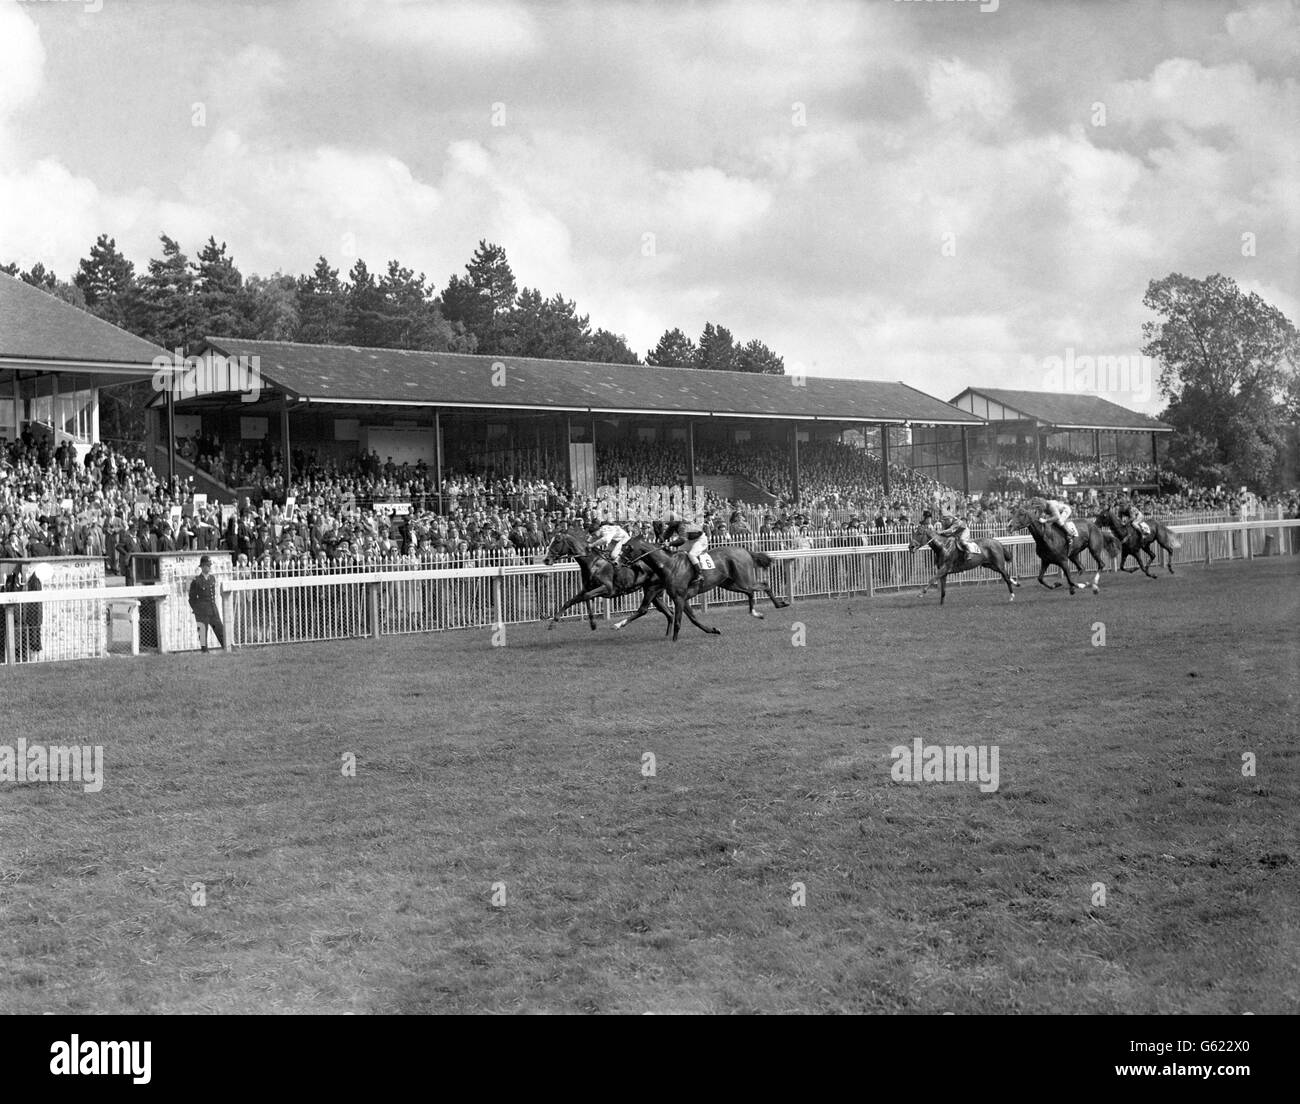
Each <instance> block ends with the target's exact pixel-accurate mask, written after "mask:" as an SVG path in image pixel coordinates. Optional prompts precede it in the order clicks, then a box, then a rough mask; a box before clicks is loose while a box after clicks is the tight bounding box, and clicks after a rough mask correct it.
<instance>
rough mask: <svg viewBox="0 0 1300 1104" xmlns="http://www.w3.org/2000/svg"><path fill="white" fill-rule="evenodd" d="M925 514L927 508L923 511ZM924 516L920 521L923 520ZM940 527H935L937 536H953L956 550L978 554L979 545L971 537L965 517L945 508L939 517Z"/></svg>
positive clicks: (927, 512) (927, 511)
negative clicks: (960, 516)
mask: <svg viewBox="0 0 1300 1104" xmlns="http://www.w3.org/2000/svg"><path fill="white" fill-rule="evenodd" d="M925 513H926V514H927V515H928V514H929V513H930V511H929V510H926V512H925ZM924 520H925V518H924V516H923V517H922V521H924ZM939 526H940V528H938V529H936V530H935V531H934V532H935V536H937V537H954V538H955V539H956V541H957V549H958V551H966V552H970V553H971V554H972V555H979V551H980V546H979V545H978V544H976V543H975V541H974V540H972V539H971V535H970V526H969V525H968V524H967V523H966V519H965V518H959V517H957V516H956V515H955V514H950V513H948V512H947V511H946V510H945V511H944V513H943V514H942V516H941V517H940V518H939Z"/></svg>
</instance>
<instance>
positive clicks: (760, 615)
mask: <svg viewBox="0 0 1300 1104" xmlns="http://www.w3.org/2000/svg"><path fill="white" fill-rule="evenodd" d="M750 614H751V616H753V617H757V618H758V619H759V620H760V621H762V620H763V615H762V614H761V613H759V612H758V610H750Z"/></svg>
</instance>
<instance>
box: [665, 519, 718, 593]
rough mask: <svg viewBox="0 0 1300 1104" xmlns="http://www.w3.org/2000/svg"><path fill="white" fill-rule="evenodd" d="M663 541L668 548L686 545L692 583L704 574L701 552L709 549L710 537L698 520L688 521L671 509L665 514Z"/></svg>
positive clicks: (685, 549)
mask: <svg viewBox="0 0 1300 1104" xmlns="http://www.w3.org/2000/svg"><path fill="white" fill-rule="evenodd" d="M663 543H664V546H665V547H668V548H674V547H676V546H678V545H684V546H685V548H684V551H685V552H686V558H687V559H688V560H690V562H691V582H692V583H694V582H695V581H696V580H697V579H699V578H700V576H701V575H703V574H704V572H703V569H702V568H701V567H700V553H701V552H704V551H705V550H706V549H708V547H709V538H708V534H706V533H705V532H704V526H703V525H701V524H700V523H699V522H698V521H687V520H686V519H685V518H683V517H681V516H679V515H678V514H677V512H676V511H675V510H669V511H668V513H667V514H666V515H665V516H664V535H663Z"/></svg>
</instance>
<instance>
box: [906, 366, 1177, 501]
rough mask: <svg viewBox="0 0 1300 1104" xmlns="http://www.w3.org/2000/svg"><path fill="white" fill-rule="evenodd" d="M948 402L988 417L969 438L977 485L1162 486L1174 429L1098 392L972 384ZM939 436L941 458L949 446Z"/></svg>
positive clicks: (1031, 488) (1068, 490) (1053, 488)
mask: <svg viewBox="0 0 1300 1104" xmlns="http://www.w3.org/2000/svg"><path fill="white" fill-rule="evenodd" d="M950 402H951V403H952V405H953V406H954V407H956V408H957V409H959V410H963V411H966V412H968V413H971V414H975V415H977V416H979V417H981V418H983V419H985V421H986V425H985V426H984V427H983V428H982V429H980V430H978V431H975V432H974V433H972V434H971V435H970V438H969V444H970V446H971V448H972V451H973V453H974V458H975V459H974V470H973V472H972V475H971V477H972V480H973V483H972V486H974V487H975V488H976V489H978V490H981V491H983V490H997V491H1009V492H1014V491H1025V492H1028V493H1036V492H1039V491H1042V492H1048V493H1052V494H1057V495H1065V496H1069V495H1081V494H1083V493H1084V492H1087V491H1097V492H1098V493H1106V492H1111V491H1115V490H1121V489H1122V490H1125V491H1128V490H1139V491H1147V492H1154V491H1156V490H1158V480H1157V473H1158V471H1159V467H1160V441H1161V440H1162V439H1164V438H1166V437H1167V436H1168V435H1169V434H1171V433H1172V432H1173V427H1172V426H1169V425H1167V424H1165V423H1164V422H1161V421H1159V420H1157V419H1155V418H1151V417H1148V416H1147V415H1145V414H1139V413H1137V412H1136V411H1132V410H1129V409H1128V408H1127V407H1123V406H1120V405H1119V404H1118V403H1113V402H1110V401H1109V400H1107V399H1103V398H1100V397H1099V396H1096V395H1083V394H1071V393H1066V392H1060V391H1057V392H1052V391H1008V390H1004V389H1001V388H992V387H978V388H976V387H968V388H966V389H965V390H964V391H962V392H961V393H960V394H958V395H956V396H954V397H953V398H952V399H951V400H950ZM933 436H934V437H935V441H934V445H933V447H934V450H935V453H936V455H937V454H939V453H941V452H942V450H943V449H944V443H943V442H942V440H941V439H940V436H939V435H933ZM951 447H952V446H951V442H948V448H949V451H951ZM922 466H924V467H929V464H928V463H925V464H923V465H922Z"/></svg>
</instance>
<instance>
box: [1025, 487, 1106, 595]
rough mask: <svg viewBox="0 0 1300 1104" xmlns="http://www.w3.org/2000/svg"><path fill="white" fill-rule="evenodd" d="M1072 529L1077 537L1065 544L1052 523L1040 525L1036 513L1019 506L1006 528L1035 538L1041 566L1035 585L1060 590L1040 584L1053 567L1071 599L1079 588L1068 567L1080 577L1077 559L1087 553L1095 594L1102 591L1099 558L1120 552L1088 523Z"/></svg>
mask: <svg viewBox="0 0 1300 1104" xmlns="http://www.w3.org/2000/svg"><path fill="white" fill-rule="evenodd" d="M1074 525H1075V528H1076V529H1077V530H1078V533H1079V535H1078V536H1077V537H1075V538H1074V539H1072V540H1068V541H1067V540H1066V538H1065V535H1064V534H1063V533H1061V531H1060V530H1059V529H1058V528H1057V527H1056V525H1055V524H1054V523H1052V522H1042V521H1039V520H1038V511H1037V510H1031V509H1029V508H1028V507H1025V506H1022V507H1020V508H1019V509H1018V510H1017V511H1016V512H1015V513H1014V514H1013V515H1012V517H1011V521H1010V523H1009V528H1010V529H1012V530H1013V531H1014V530H1016V529H1028V530H1029V533H1030V535H1031V536H1032V537H1033V538H1034V549H1035V551H1036V552H1037V553H1038V560H1039V563H1040V564H1041V565H1042V566H1041V567H1040V568H1039V570H1038V582H1039V583H1040V584H1041V585H1042V586H1045V587H1047V589H1048V590H1059V589H1060V586H1061V584H1060V583H1045V582H1043V576H1044V575H1045V574H1046V573H1047V569H1048V568H1049V567H1051V566H1052V565H1055V566H1057V567H1059V568H1060V569H1061V574H1062V575H1064V576H1065V581H1066V583H1068V584H1069V587H1070V594H1071V596H1073V594H1074V592H1075V590H1076V589H1078V588H1077V587H1076V585H1075V582H1074V577H1073V576H1072V575H1071V574H1070V564H1074V567H1075V570H1076V571H1078V572H1079V574H1080V575H1082V574H1083V564H1081V563H1080V562H1079V556H1080V555H1082V553H1083V551H1084V550H1085V549H1087V551H1088V554H1089V555H1091V556H1092V561H1093V563H1094V564H1096V566H1097V571H1096V574H1094V575H1093V577H1092V592H1093V594H1098V593H1100V591H1101V573H1102V572H1103V571H1104V570H1105V569H1106V566H1107V565H1106V563H1105V561H1103V560H1102V556H1104V555H1106V556H1116V555H1118V554H1119V551H1118V548H1117V547H1116V546H1117V544H1118V542H1117V541H1116V539H1115V538H1114V537H1113V536H1112V535H1111V534H1109V533H1107V532H1106V531H1105V530H1104V529H1101V528H1098V527H1097V526H1096V525H1094V524H1093V523H1092V522H1090V521H1076V522H1075V523H1074Z"/></svg>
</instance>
